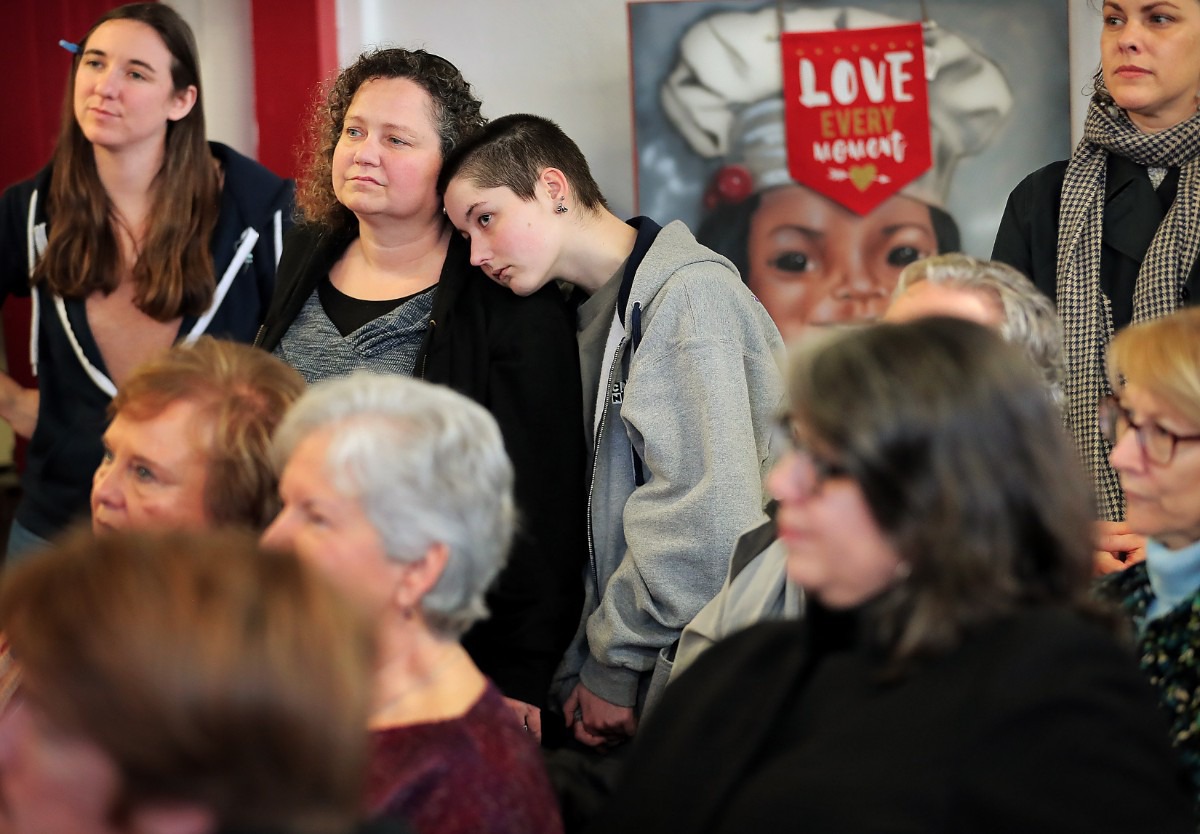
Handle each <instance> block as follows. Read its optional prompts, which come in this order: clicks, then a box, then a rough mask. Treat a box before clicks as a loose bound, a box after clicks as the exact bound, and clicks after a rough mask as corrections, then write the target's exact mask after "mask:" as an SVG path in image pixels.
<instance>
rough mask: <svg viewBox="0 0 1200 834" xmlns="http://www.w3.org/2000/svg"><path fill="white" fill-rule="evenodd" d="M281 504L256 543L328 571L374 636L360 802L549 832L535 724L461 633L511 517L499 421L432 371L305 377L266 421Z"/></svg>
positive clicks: (428, 826) (483, 828) (437, 827)
mask: <svg viewBox="0 0 1200 834" xmlns="http://www.w3.org/2000/svg"><path fill="white" fill-rule="evenodd" d="M274 445H275V454H276V461H277V463H278V465H279V466H280V467H281V469H282V475H281V479H280V497H281V498H282V500H283V510H282V512H281V513H280V515H279V516H278V518H277V519H276V520H275V522H274V523H273V524H272V525H271V526H270V527H269V528H268V529H267V532H266V533H265V535H264V543H266V544H268V545H271V546H279V547H285V548H290V549H293V550H295V551H296V552H297V553H298V554H299V555H300V557H301V558H303V559H305V560H307V561H309V562H311V563H313V564H315V565H317V566H318V567H319V568H321V569H322V570H324V571H326V572H327V573H328V574H329V575H330V577H331V578H332V579H333V580H334V581H335V582H336V583H338V584H339V585H340V586H341V587H342V588H343V589H344V590H345V592H346V593H347V594H349V595H350V596H351V597H352V598H354V599H355V600H356V601H358V602H359V603H360V604H361V605H363V606H365V607H366V608H367V610H368V611H369V613H370V614H371V616H372V617H373V618H374V620H375V622H376V625H377V629H378V639H379V643H380V657H379V662H378V668H377V672H376V681H375V703H374V709H373V711H372V714H371V719H370V729H371V731H372V742H373V749H372V758H371V763H370V773H369V777H368V785H367V803H368V807H369V810H370V811H371V812H372V813H378V814H383V815H387V816H398V817H403V818H405V819H407V820H408V821H409V822H411V823H412V825H413V826H414V828H415V829H416V830H417V831H418V832H428V831H438V832H449V833H450V834H453V832H460V831H462V832H466V831H472V832H533V833H534V834H542V833H543V832H557V831H560V830H561V822H560V821H559V815H558V809H557V806H556V804H555V800H554V797H553V794H552V793H551V791H550V786H549V782H548V781H547V779H546V775H545V772H544V770H543V766H542V762H541V756H540V754H539V752H538V749H537V747H536V746H535V745H534V743H533V741H532V739H531V738H530V737H529V736H528V735H527V734H526V733H524V732H522V730H521V727H520V725H518V724H516V723H514V722H513V720H512V713H511V710H509V708H508V707H507V706H506V704H505V702H504V699H503V697H502V696H501V694H500V692H499V690H498V689H496V687H495V686H494V685H493V684H492V683H491V682H490V681H489V680H488V679H487V678H486V677H485V676H484V675H483V673H482V672H480V671H479V669H478V668H477V667H476V666H475V664H474V663H473V662H472V660H471V658H470V656H469V655H468V654H467V652H466V651H465V650H464V649H463V648H462V646H461V645H460V644H459V638H460V637H461V636H462V634H463V633H464V632H465V631H466V630H467V629H468V628H469V627H470V626H471V625H472V624H473V623H474V622H476V621H477V620H480V619H482V618H483V617H485V616H486V615H487V608H486V606H485V604H484V593H485V591H486V590H487V589H488V586H489V585H490V583H491V582H492V580H493V578H494V577H495V576H496V575H497V573H499V571H500V568H501V567H502V566H503V563H504V560H505V557H506V555H507V553H508V548H509V544H510V542H511V540H512V536H513V530H514V526H515V511H514V505H513V497H512V492H513V472H512V465H511V463H510V462H509V459H508V456H507V455H506V454H505V451H504V442H503V440H502V439H501V436H500V430H499V428H498V427H497V425H496V421H495V420H494V419H493V418H492V416H491V415H490V414H489V413H488V412H487V410H486V409H484V408H483V407H482V406H480V405H478V404H476V403H474V402H472V401H471V400H469V399H467V398H466V397H464V396H462V395H460V394H458V393H456V392H454V391H452V390H450V389H449V388H445V387H442V386H438V385H433V384H431V383H427V382H423V381H420V380H416V379H411V378H408V377H402V376H397V375H378V374H371V373H368V372H359V373H356V374H354V375H353V376H350V377H345V378H340V379H333V380H327V381H325V382H321V383H318V384H317V385H315V386H313V388H312V389H311V390H310V391H309V392H308V393H306V394H305V395H304V396H303V397H301V398H300V400H299V401H297V403H296V405H295V406H294V407H293V408H292V410H291V411H289V413H288V415H287V416H286V417H285V419H284V422H283V424H282V425H281V426H280V428H279V430H278V432H277V434H276V436H275V443H274Z"/></svg>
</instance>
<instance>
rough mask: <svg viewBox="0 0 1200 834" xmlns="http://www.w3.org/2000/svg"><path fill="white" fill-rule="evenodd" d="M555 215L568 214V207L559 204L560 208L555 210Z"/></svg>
mask: <svg viewBox="0 0 1200 834" xmlns="http://www.w3.org/2000/svg"><path fill="white" fill-rule="evenodd" d="M554 213H555V214H566V213H567V207H566V206H564V205H563V204H562V203H559V204H558V206H557V207H556V208H555V209H554Z"/></svg>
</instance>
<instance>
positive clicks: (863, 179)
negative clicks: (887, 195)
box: [850, 165, 876, 191]
mask: <svg viewBox="0 0 1200 834" xmlns="http://www.w3.org/2000/svg"><path fill="white" fill-rule="evenodd" d="M875 174H876V170H875V166H874V165H855V166H853V167H852V168H851V169H850V182H852V183H854V187H855V188H857V189H858V190H859V191H866V190H867V188H868V186H870V185H871V183H873V182H875Z"/></svg>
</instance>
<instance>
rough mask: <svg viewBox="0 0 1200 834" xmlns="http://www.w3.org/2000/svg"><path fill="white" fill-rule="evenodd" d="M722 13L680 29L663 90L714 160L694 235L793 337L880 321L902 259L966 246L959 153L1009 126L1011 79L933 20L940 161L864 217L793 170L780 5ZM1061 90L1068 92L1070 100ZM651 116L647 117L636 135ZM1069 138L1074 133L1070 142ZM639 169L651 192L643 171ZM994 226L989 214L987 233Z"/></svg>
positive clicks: (808, 13)
mask: <svg viewBox="0 0 1200 834" xmlns="http://www.w3.org/2000/svg"><path fill="white" fill-rule="evenodd" d="M673 5H676V6H687V5H691V4H673ZM910 5H912V6H913V8H914V9H915V8H917V4H915V3H913V4H910ZM725 9H726V10H718V11H716V12H715V13H710V14H708V15H706V16H704V17H701V18H699V19H697V20H695V21H694V22H692V23H691V24H690V25H689V26H688V27H687V28H686V29H685V30H684V32H683V35H682V37H681V38H680V40H679V44H678V50H677V54H676V55H675V61H674V64H673V65H672V66H671V68H670V69H669V71H668V73H667V75H666V77H665V79H663V80H662V81H661V83H660V85H659V90H658V92H659V103H660V106H661V108H662V112H663V113H665V116H666V118H667V120H668V121H669V123H670V125H671V127H672V128H673V129H674V130H675V131H676V132H677V133H678V135H679V136H681V137H682V138H683V139H684V140H685V142H686V144H687V146H688V148H689V149H690V150H691V151H692V152H694V153H695V154H696V155H698V156H699V157H701V158H703V159H705V160H712V161H713V165H715V166H716V168H715V172H713V173H711V174H710V175H709V176H708V177H707V178H706V179H705V185H706V188H705V190H704V192H703V197H702V215H701V218H700V220H699V222H698V228H697V237H698V238H699V239H700V241H701V242H702V243H705V244H707V245H708V246H710V247H712V248H713V249H715V250H717V251H719V252H721V253H722V254H724V255H725V256H727V257H728V258H729V259H730V260H732V261H733V262H734V263H735V264H736V265H737V267H738V269H739V271H740V272H741V274H742V277H743V279H744V280H745V281H746V282H747V284H748V285H749V286H750V289H751V290H752V291H753V292H754V293H755V294H756V295H757V296H758V297H759V299H760V300H761V301H762V302H763V304H764V306H765V307H766V308H767V310H768V312H769V313H770V314H771V316H772V318H773V319H774V320H775V322H776V324H777V325H778V326H779V329H780V331H781V333H782V334H783V337H784V339H785V340H787V341H792V340H794V339H795V338H796V337H797V336H799V335H800V334H801V333H802V331H803V330H804V329H805V328H806V327H808V326H811V325H827V324H837V323H843V322H851V321H861V320H869V319H873V318H876V317H878V316H879V315H881V314H882V313H883V311H884V308H885V307H887V304H888V301H889V299H890V297H891V294H892V290H893V289H894V287H895V285H896V281H897V278H898V277H899V274H900V271H901V270H902V269H903V268H904V267H905V266H907V265H908V264H910V263H912V262H913V261H915V260H918V259H919V258H923V257H925V256H927V255H931V254H935V253H940V252H950V251H958V250H961V249H962V248H964V247H963V245H962V241H961V239H960V231H959V226H958V224H957V223H956V222H955V219H954V217H952V216H951V214H950V212H949V211H948V210H947V204H946V197H947V192H948V190H949V186H950V182H951V178H952V175H953V173H954V169H955V166H956V165H957V163H958V161H959V159H960V158H962V157H964V156H969V155H973V154H977V153H979V152H980V151H981V150H982V149H983V148H985V147H986V146H987V145H988V144H989V143H990V142H992V141H993V140H994V138H995V136H996V133H997V130H998V128H999V127H1000V126H1001V125H1002V124H1003V123H1004V121H1005V117H1006V116H1007V114H1008V113H1009V111H1010V109H1011V107H1012V101H1013V99H1012V94H1011V92H1010V88H1009V84H1008V83H1007V82H1006V80H1005V76H1004V74H1003V73H1002V72H1001V70H1000V68H999V67H998V66H997V65H996V64H995V63H994V62H993V61H992V60H990V59H989V58H988V57H986V56H985V55H983V54H982V53H981V52H979V51H978V50H977V49H975V48H973V47H972V46H970V45H969V44H968V43H967V42H966V41H965V40H964V39H963V38H962V37H960V36H959V35H957V34H954V33H952V32H950V31H947V30H945V29H942V28H940V27H938V26H937V25H936V24H931V25H927V27H926V35H925V41H926V44H925V46H926V65H927V72H926V74H927V77H928V78H929V110H930V114H929V115H930V123H931V138H932V152H933V167H932V168H931V169H930V170H929V171H928V172H926V173H925V174H924V175H922V176H921V177H920V178H918V179H917V180H915V181H913V182H912V183H910V184H909V185H908V186H906V187H905V188H904V189H902V190H901V191H900V192H898V193H897V194H895V195H893V196H892V197H890V198H889V199H887V200H886V201H885V202H883V203H882V204H881V205H879V206H878V207H876V208H875V209H873V210H872V211H871V212H870V213H869V214H867V215H865V216H860V215H858V214H856V213H854V212H852V211H850V210H849V209H846V208H844V207H842V206H841V205H839V204H837V203H835V202H834V201H832V200H830V199H828V198H826V197H824V196H822V195H820V194H818V193H817V192H815V191H813V190H811V189H809V188H807V187H805V186H803V185H800V184H798V183H796V182H794V181H793V180H792V179H791V177H790V176H789V174H788V164H787V143H786V135H785V128H784V102H783V94H782V83H783V82H782V71H781V61H780V53H779V31H780V20H779V11H778V9H777V7H776V4H774V3H771V4H768V5H766V6H763V7H761V8H756V9H754V10H751V11H741V10H732V11H730V10H727V9H728V6H727V5H726V6H725ZM905 22H910V21H906V20H902V19H900V18H897V17H892V16H890V15H886V14H882V13H879V12H876V11H871V10H868V9H862V8H851V7H840V6H839V7H834V8H824V9H814V8H809V7H805V8H793V9H788V10H785V11H784V12H783V26H784V30H785V31H788V32H798V31H827V30H834V29H862V28H874V27H882V26H895V25H898V24H900V23H905ZM635 48H636V44H635ZM635 72H636V65H635ZM1065 97H1066V94H1065V90H1064V96H1063V99H1060V101H1062V100H1065ZM642 124H643V122H642V120H641V118H640V116H639V134H640V132H641V127H642ZM1068 132H1069V131H1067V129H1066V128H1065V127H1064V140H1063V141H1064V142H1066V141H1068V138H1069V137H1067V135H1066V134H1067V133H1068ZM639 147H641V142H640V136H639ZM655 154H656V151H655V150H654V149H651V152H650V153H649V154H645V153H643V154H642V155H641V158H640V159H639V168H640V169H643V168H644V166H647V165H648V166H650V167H654V166H655V165H658V166H659V167H660V168H662V167H670V163H667V164H666V165H665V166H664V163H666V161H665V160H663V159H661V156H659V158H658V159H656V158H655ZM710 170H711V168H710ZM639 173H640V174H642V175H643V183H642V185H643V191H642V193H643V194H645V193H646V191H645V190H644V189H645V185H646V183H645V177H644V174H645V173H646V172H645V170H640V171H639ZM669 190H670V189H668V192H669ZM1003 193H1004V192H1003V191H1002V190H1001V191H1000V192H999V195H998V199H1001V201H1002V198H1003ZM1001 208H1002V206H998V207H997V209H996V211H997V216H998V212H999V211H1000V209H1001ZM642 209H643V211H645V210H646V209H647V206H646V205H643V206H642ZM655 210H656V211H657V212H658V213H659V214H661V215H664V216H666V215H669V214H670V213H671V212H670V211H663V209H662V208H660V207H657V206H656V207H655ZM648 213H651V214H653V213H654V211H650V212H648ZM994 227H995V223H994V222H990V223H989V225H988V228H987V234H988V235H990V234H991V231H992V230H993V229H994Z"/></svg>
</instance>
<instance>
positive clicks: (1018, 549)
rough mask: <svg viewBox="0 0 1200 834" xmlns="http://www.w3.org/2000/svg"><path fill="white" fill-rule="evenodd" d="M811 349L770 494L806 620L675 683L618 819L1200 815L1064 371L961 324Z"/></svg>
mask: <svg viewBox="0 0 1200 834" xmlns="http://www.w3.org/2000/svg"><path fill="white" fill-rule="evenodd" d="M804 347H805V350H804V352H802V353H800V354H798V355H797V357H796V359H795V360H794V362H793V364H792V366H791V370H790V372H789V377H788V382H789V390H788V398H789V406H790V414H789V415H788V417H787V418H786V431H787V436H788V437H789V438H790V440H791V450H790V451H789V452H788V453H787V454H785V455H784V456H783V457H782V459H781V460H780V461H779V463H778V464H777V465H776V466H775V468H774V470H773V471H772V473H771V476H770V478H769V487H770V490H771V492H772V494H773V495H774V497H775V498H776V499H777V500H778V502H779V509H778V515H777V520H778V524H779V534H780V538H781V539H782V540H783V542H784V544H785V546H786V548H787V560H788V561H787V572H788V576H789V578H790V579H791V580H792V581H793V582H794V583H796V584H797V585H799V586H800V587H801V588H803V589H804V591H805V592H806V594H807V607H806V611H805V615H804V617H803V618H802V619H801V620H798V621H794V622H777V623H764V624H761V625H756V626H753V627H751V628H749V629H747V630H745V631H743V632H741V633H739V634H737V635H735V636H733V637H731V638H729V639H728V640H726V641H723V642H721V643H718V644H717V645H715V646H713V647H712V648H711V649H709V650H708V651H707V652H706V653H705V654H704V655H702V656H701V657H700V658H699V659H698V660H697V661H696V663H695V665H694V666H692V668H691V669H689V670H688V671H687V672H685V673H684V674H683V675H682V676H681V677H680V679H679V680H678V681H676V682H674V683H672V684H671V685H670V686H669V687H668V688H667V691H666V693H665V694H664V696H663V699H662V701H661V703H660V704H659V705H658V706H657V707H656V709H655V711H654V713H653V714H652V715H651V716H650V718H649V720H648V721H647V722H646V725H645V727H644V728H643V729H642V730H641V731H640V733H639V739H638V741H637V742H636V745H637V746H636V747H635V748H634V749H633V750H632V751H631V754H630V761H629V763H628V765H627V769H626V771H625V773H624V774H623V780H624V783H623V785H622V786H621V788H620V789H619V790H618V792H617V794H616V796H614V798H613V802H612V805H611V810H610V812H609V813H608V815H607V817H606V818H605V819H604V820H603V822H602V824H601V825H598V826H597V827H596V829H595V830H597V831H621V832H624V833H625V834H631V832H642V831H645V832H651V831H654V832H657V831H664V830H669V831H672V832H680V833H681V834H691V833H692V832H712V833H713V834H724V833H725V832H735V831H736V832H741V831H774V830H779V829H780V827H781V825H780V821H781V820H787V821H788V825H789V826H791V827H796V828H802V829H803V830H804V831H806V832H810V834H821V832H838V834H846V832H884V831H930V832H932V831H947V832H949V831H972V832H1012V831H1021V832H1047V833H1048V832H1054V834H1062V832H1066V831H1073V832H1089V834H1094V832H1113V834H1117V832H1120V834H1130V832H1147V833H1148V832H1160V833H1161V832H1183V831H1194V822H1193V820H1192V819H1191V814H1190V809H1189V803H1188V793H1187V789H1186V785H1185V780H1184V776H1183V774H1182V772H1181V769H1180V768H1179V766H1178V764H1177V762H1176V761H1175V759H1174V757H1173V756H1172V755H1171V751H1170V748H1169V745H1168V744H1167V742H1166V738H1165V737H1164V735H1163V734H1164V731H1165V729H1166V727H1165V722H1164V721H1163V720H1162V717H1161V716H1160V715H1157V714H1156V710H1155V708H1154V703H1153V700H1154V699H1153V696H1152V693H1150V692H1149V691H1148V688H1147V687H1146V685H1145V682H1144V681H1142V680H1139V676H1138V673H1137V668H1136V664H1135V663H1134V661H1133V659H1132V658H1131V657H1130V655H1129V653H1128V651H1127V650H1126V649H1125V648H1123V647H1122V646H1121V645H1120V644H1119V643H1118V641H1117V640H1116V639H1115V637H1114V635H1113V627H1114V626H1115V625H1116V621H1115V619H1114V618H1113V617H1112V615H1111V612H1109V613H1105V611H1104V610H1103V609H1101V608H1100V606H1099V605H1098V603H1097V602H1096V601H1095V600H1094V599H1093V598H1091V596H1090V594H1089V581H1090V574H1091V552H1090V551H1091V538H1092V537H1091V526H1092V497H1091V490H1090V489H1089V487H1088V483H1087V479H1086V477H1085V475H1084V473H1083V472H1082V468H1081V467H1080V465H1079V463H1078V461H1077V459H1076V456H1075V454H1074V452H1073V450H1072V448H1071V445H1070V441H1069V440H1068V438H1067V437H1066V434H1065V432H1064V431H1062V428H1061V425H1062V421H1061V419H1060V416H1059V413H1058V411H1057V407H1056V406H1055V405H1054V404H1053V403H1052V402H1051V398H1050V397H1047V396H1046V385H1045V382H1044V380H1042V379H1041V378H1039V375H1038V374H1037V373H1036V372H1035V371H1034V370H1033V369H1032V368H1031V367H1030V364H1029V362H1028V361H1027V360H1025V359H1023V358H1022V356H1021V355H1020V353H1019V352H1018V349H1017V348H1016V347H1014V346H1011V345H1007V344H1005V343H1004V342H1003V341H1002V339H1001V338H1000V337H999V335H997V334H995V333H993V332H991V331H990V330H988V329H987V328H984V327H982V326H980V325H978V324H974V323H971V322H966V321H961V320H952V319H942V318H938V319H924V320H920V321H917V322H913V323H910V324H881V325H876V326H873V327H870V328H865V329H856V330H848V331H842V332H835V333H832V334H829V335H828V336H826V337H823V338H821V339H817V340H814V341H812V342H810V343H807V344H806V345H805V346H804ZM698 785H703V790H702V791H697V790H696V789H695V788H696V786H698ZM1114 786H1119V789H1112V788H1113V787H1114ZM680 796H686V797H687V798H688V799H687V801H686V802H683V803H681V802H670V801H664V800H665V799H666V798H667V797H680Z"/></svg>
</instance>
